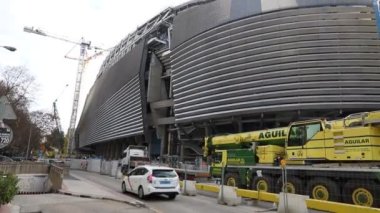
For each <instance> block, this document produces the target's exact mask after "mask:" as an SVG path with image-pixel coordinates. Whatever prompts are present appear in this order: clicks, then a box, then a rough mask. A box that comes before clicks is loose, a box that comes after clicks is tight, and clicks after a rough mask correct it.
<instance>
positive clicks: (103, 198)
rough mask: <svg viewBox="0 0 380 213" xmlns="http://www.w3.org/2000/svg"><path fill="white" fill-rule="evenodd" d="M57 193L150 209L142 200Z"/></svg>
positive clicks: (66, 192)
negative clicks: (134, 200) (133, 200)
mask: <svg viewBox="0 0 380 213" xmlns="http://www.w3.org/2000/svg"><path fill="white" fill-rule="evenodd" d="M58 193H59V194H64V195H70V196H75V197H83V198H92V199H99V200H110V201H116V202H120V203H125V204H129V205H132V206H135V207H138V208H148V209H150V208H149V207H148V206H147V205H145V203H143V202H131V201H127V200H122V199H116V198H111V197H103V196H97V195H86V194H77V193H72V192H68V191H64V190H59V191H58Z"/></svg>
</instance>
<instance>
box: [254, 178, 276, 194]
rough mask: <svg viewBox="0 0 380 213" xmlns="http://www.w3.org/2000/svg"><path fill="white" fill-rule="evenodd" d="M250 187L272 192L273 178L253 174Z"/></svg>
mask: <svg viewBox="0 0 380 213" xmlns="http://www.w3.org/2000/svg"><path fill="white" fill-rule="evenodd" d="M251 188H252V189H253V190H256V191H264V192H274V180H273V178H272V177H270V176H266V175H264V176H262V177H259V176H255V177H254V178H253V181H252V186H251Z"/></svg>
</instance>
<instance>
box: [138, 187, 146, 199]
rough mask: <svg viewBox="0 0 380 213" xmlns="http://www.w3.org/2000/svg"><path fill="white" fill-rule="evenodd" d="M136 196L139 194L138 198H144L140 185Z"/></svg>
mask: <svg viewBox="0 0 380 213" xmlns="http://www.w3.org/2000/svg"><path fill="white" fill-rule="evenodd" d="M138 196H139V198H140V199H144V198H145V195H144V189H143V187H142V186H140V187H139V191H138Z"/></svg>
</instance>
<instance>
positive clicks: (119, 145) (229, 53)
mask: <svg viewBox="0 0 380 213" xmlns="http://www.w3.org/2000/svg"><path fill="white" fill-rule="evenodd" d="M379 59H380V41H379V38H378V33H377V27H376V19H375V14H374V9H373V6H372V1H371V0H320V1H310V0H239V1H236V0H203V1H201V0H199V1H190V2H188V3H186V4H183V5H180V6H177V7H174V8H168V9H166V10H164V11H162V12H161V13H160V14H158V15H157V16H155V17H153V18H152V19H151V20H149V21H148V22H147V23H145V24H144V25H143V26H141V27H139V28H138V29H137V30H136V31H135V32H133V33H131V34H129V35H128V36H127V37H126V38H125V39H124V40H122V41H121V42H120V43H119V44H118V45H117V46H116V48H115V49H114V50H113V51H112V52H111V53H110V54H109V56H108V57H107V58H106V60H105V61H104V63H103V65H102V67H101V70H100V71H99V74H98V78H97V80H96V82H95V84H94V85H93V87H92V89H91V91H90V92H89V94H88V96H87V99H86V103H85V106H84V109H83V113H82V115H81V118H80V121H79V124H78V126H77V131H76V145H77V148H79V150H82V151H84V150H87V151H92V152H94V153H96V154H98V155H102V156H104V157H105V158H106V159H118V158H120V157H121V152H122V150H123V149H124V148H126V147H127V146H128V145H129V144H146V145H149V147H150V152H151V155H152V156H158V155H161V156H162V157H165V156H177V155H178V156H180V157H179V158H180V159H179V160H181V161H183V160H187V159H190V158H193V157H194V156H196V155H199V154H200V153H201V147H200V144H201V142H202V138H203V137H205V136H207V135H214V134H224V133H234V132H241V131H251V130H255V129H262V128H271V127H276V126H286V125H288V124H289V122H291V121H294V120H302V119H309V118H317V117H326V118H338V117H343V116H345V115H346V114H348V113H353V112H361V111H370V110H376V109H380V60H379Z"/></svg>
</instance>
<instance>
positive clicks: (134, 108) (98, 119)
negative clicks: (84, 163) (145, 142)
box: [77, 42, 145, 147]
mask: <svg viewBox="0 0 380 213" xmlns="http://www.w3.org/2000/svg"><path fill="white" fill-rule="evenodd" d="M144 46H145V44H144V42H140V44H138V45H136V47H135V48H134V49H133V50H131V51H130V52H129V53H128V54H126V55H125V56H124V57H123V58H121V59H120V60H119V61H118V62H117V63H115V64H113V66H112V67H110V68H109V69H108V70H102V71H101V72H99V74H98V77H97V79H96V82H95V84H94V85H93V87H92V88H91V91H90V92H89V94H88V96H87V99H86V103H85V106H84V109H83V113H82V115H81V119H80V121H79V124H78V128H77V132H78V133H79V147H83V146H87V145H91V144H95V143H100V142H105V141H109V140H113V139H118V138H123V137H128V136H133V135H141V134H143V132H144V131H143V130H144V122H143V110H142V95H141V94H142V92H141V90H142V85H141V80H140V70H141V64H142V63H143V62H142V61H143V58H144V57H143V52H144Z"/></svg>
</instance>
